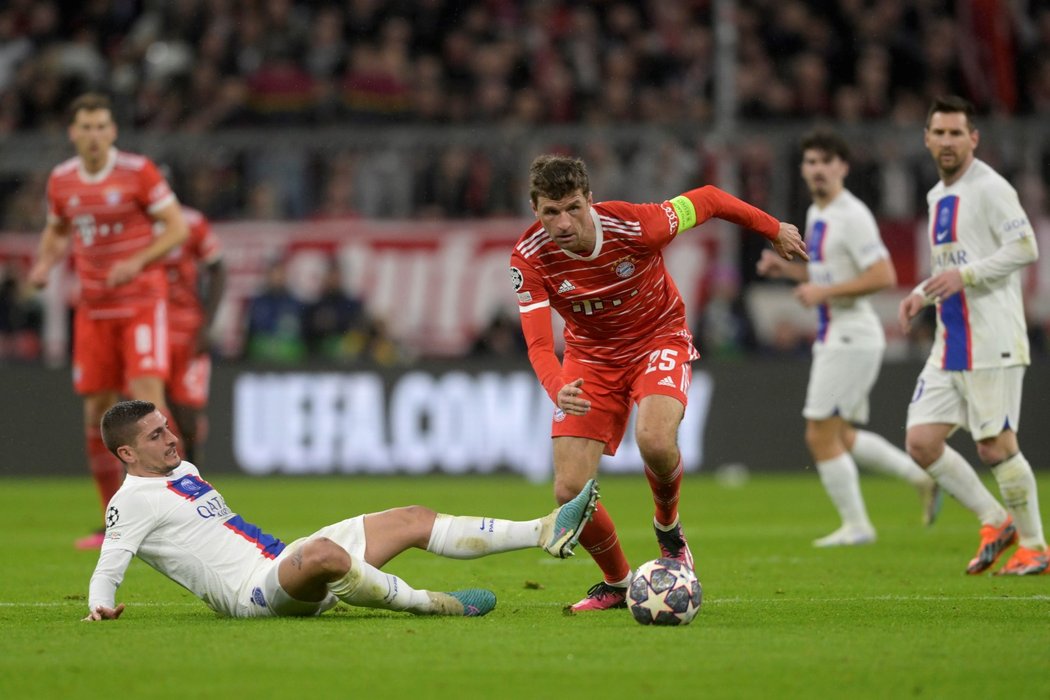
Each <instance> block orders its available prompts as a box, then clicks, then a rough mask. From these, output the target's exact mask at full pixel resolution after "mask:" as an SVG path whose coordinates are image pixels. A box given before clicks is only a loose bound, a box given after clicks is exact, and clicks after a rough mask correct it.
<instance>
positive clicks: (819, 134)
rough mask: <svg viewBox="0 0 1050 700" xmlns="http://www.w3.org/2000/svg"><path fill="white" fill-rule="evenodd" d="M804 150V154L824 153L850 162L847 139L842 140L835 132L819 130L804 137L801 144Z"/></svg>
mask: <svg viewBox="0 0 1050 700" xmlns="http://www.w3.org/2000/svg"><path fill="white" fill-rule="evenodd" d="M799 145H800V146H801V148H802V153H803V154H804V153H805V152H806V151H809V150H814V151H823V152H824V153H827V154H828V155H829V156H838V157H839V158H841V159H842V160H843V161H844V162H846V163H848V162H849V144H847V143H846V139H844V138H842V137H841V136H839V135H838V134H836V133H835V132H834V131H828V130H826V129H817V130H816V131H811V132H809V133H808V134H806V135H805V136H803V137H802V141H801V142H799Z"/></svg>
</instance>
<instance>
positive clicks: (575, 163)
mask: <svg viewBox="0 0 1050 700" xmlns="http://www.w3.org/2000/svg"><path fill="white" fill-rule="evenodd" d="M577 190H579V191H580V192H582V193H583V195H584V196H585V197H586V196H587V195H588V194H590V191H591V182H590V178H589V177H587V166H586V165H584V163H583V161H582V160H580V159H579V158H570V157H569V156H556V155H550V154H548V155H542V156H539V157H538V158H536V160H534V161H532V165H531V166H530V167H529V199H531V200H532V204H533V206H535V205H536V203H537V202H538V201H539V198H540V197H546V198H547V199H555V200H557V199H564V198H565V197H568V196H570V195H571V194H572V193H573V192H576V191H577Z"/></svg>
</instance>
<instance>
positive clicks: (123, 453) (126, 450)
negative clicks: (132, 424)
mask: <svg viewBox="0 0 1050 700" xmlns="http://www.w3.org/2000/svg"><path fill="white" fill-rule="evenodd" d="M117 457H118V458H119V459H120V461H121V462H124V463H125V464H128V463H130V462H134V461H135V449H134V448H133V447H132V446H131V445H121V446H120V447H118V448H117Z"/></svg>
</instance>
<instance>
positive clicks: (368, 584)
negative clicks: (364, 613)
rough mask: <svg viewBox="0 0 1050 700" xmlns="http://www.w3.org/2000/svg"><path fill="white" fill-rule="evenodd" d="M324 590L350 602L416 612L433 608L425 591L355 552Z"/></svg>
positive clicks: (420, 612)
mask: <svg viewBox="0 0 1050 700" xmlns="http://www.w3.org/2000/svg"><path fill="white" fill-rule="evenodd" d="M328 590H330V591H331V592H332V593H333V594H334V595H335V596H336V597H337V598H339V600H341V601H343V602H344V603H349V604H350V605H359V606H362V607H366V608H383V609H385V610H406V611H408V612H414V613H419V614H428V613H432V612H434V609H433V607H434V606H433V604H432V602H431V598H430V595H429V594H428V593H427V591H420V590H416V589H415V588H412V587H411V586H409V585H408V584H407V583H405V582H404V581H403V580H401V579H400V578H398V577H397V576H394V575H393V574H388V573H386V572H383V571H380V570H379V569H377V568H375V567H374V566H372V565H371V564H369V563H368V562H366V561H365V560H364V559H358V558H357V557H355V556H351V557H350V571H348V572H346V576H343V577H342V578H341V579H339V580H338V581H332V582H331V583H329V584H328Z"/></svg>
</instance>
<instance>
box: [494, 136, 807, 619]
mask: <svg viewBox="0 0 1050 700" xmlns="http://www.w3.org/2000/svg"><path fill="white" fill-rule="evenodd" d="M529 184H530V192H529V196H530V198H531V200H532V209H533V212H534V213H535V214H536V218H537V219H538V221H537V222H536V223H535V224H533V225H532V226H531V227H530V228H529V230H528V231H526V232H525V234H524V235H523V236H522V237H521V238H520V239H519V240H518V243H517V245H516V246H515V247H514V252H513V253H512V254H511V263H510V264H511V269H510V271H511V279H512V282H513V284H514V291H515V293H516V294H517V297H518V304H519V310H520V312H521V327H522V331H523V332H524V334H525V338H526V341H527V342H528V348H529V350H528V352H529V361H530V362H531V363H532V367H533V369H534V370H535V371H536V375H537V376H538V377H539V380H540V383H541V384H543V387H544V389H546V390H547V394H548V395H549V396H550V397H551V400H552V401H554V403H555V404H556V405H557V409H556V410H555V413H554V421H553V424H552V430H551V434H552V437H553V448H554V497H555V499H556V500H557V501H558V502H559V503H564V502H566V501H567V500H568V499H570V498H572V497H573V496H574V495H575V494H576V493H578V492H579V489H580V488H581V487H582V485H583V484H584V483H586V482H587V480H588V479H590V478H593V477H594V476H595V475H596V474H597V472H598V462H599V460H600V459H601V456H602V454H603V453H604V454H609V455H611V454H615V452H616V448H617V446H618V445H619V444H620V440H621V439H622V438H623V434H624V431H625V430H626V427H627V419H628V417H629V414H630V409H631V405H632V404H634V403H636V404H638V420H637V426H636V428H635V437H636V439H637V443H638V448H639V451H640V452H641V455H642V459H643V461H644V462H645V474H646V478H647V479H648V481H649V486H650V489H651V490H652V493H653V502H654V504H655V517H654V520H653V523H654V527H655V530H656V539H657V542H658V543H659V546H660V552H661V556H664V557H669V558H673V559H677V560H678V561H681V562H683V563H685V564H686V565H687V566H689V567H690V568H692V567H693V558H692V554H691V552H690V551H689V545H688V544H687V543H686V539H685V535H684V534H683V532H682V526H681V523H680V521H679V517H678V496H679V491H680V487H681V482H682V461H681V454H680V453H679V450H678V443H677V433H678V425H679V424H680V423H681V421H682V417H683V416H684V415H685V406H686V397H687V393H688V390H689V382H690V379H691V376H692V375H691V364H690V363H691V362H692V361H693V360H695V359H697V358H699V354H698V353H697V351H696V348H694V347H693V342H692V336H691V335H690V333H689V330H688V327H687V325H686V319H685V306H684V304H683V303H682V298H681V296H680V295H679V293H678V289H677V287H676V286H675V283H674V280H672V279H671V276H670V275H669V274H668V272H667V269H666V268H665V266H664V261H663V255H662V253H661V251H662V249H663V248H664V246H666V245H667V244H668V243H670V242H671V241H672V240H674V237H675V235H677V234H678V233H679V232H680V231H684V230H686V229H689V228H692V227H693V226H696V225H698V224H701V223H703V222H704V221H707V220H708V219H710V218H712V217H718V218H721V219H725V220H727V221H731V222H733V223H735V224H738V225H740V226H744V227H746V228H749V229H753V230H755V231H758V232H759V233H761V234H762V235H763V236H765V237H766V238H768V239H769V240H770V241H771V242H772V244H773V248H774V250H776V252H777V253H778V254H779V255H780V256H781V257H784V258H786V259H791V258H793V257H798V258H801V259H808V257H807V255H806V250H805V247H804V245H803V243H802V238H801V236H800V235H799V232H798V229H797V228H796V227H795V226H794V225H792V224H788V223H782V222H779V221H777V220H776V219H774V218H773V217H772V216H769V215H768V214H766V213H764V212H762V211H761V210H759V209H756V208H755V207H753V206H751V205H749V204H746V203H744V202H742V201H740V200H739V199H737V198H736V197H733V196H731V195H729V194H726V193H725V192H723V191H722V190H719V189H718V188H716V187H711V186H706V187H701V188H700V189H695V190H690V191H689V192H686V193H684V194H682V195H680V196H678V197H675V198H674V199H670V200H668V201H665V202H662V203H659V204H631V203H628V202H600V203H598V204H594V203H593V201H592V199H591V190H590V183H589V180H588V176H587V169H586V166H585V165H584V163H583V162H582V161H580V160H578V159H575V158H567V157H563V156H553V155H545V156H540V157H539V158H537V159H536V160H535V161H533V163H532V167H531V169H530V177H529ZM552 306H553V307H554V309H555V310H556V311H557V312H558V314H559V315H560V316H561V317H562V318H563V319H564V320H565V356H564V359H563V360H562V361H561V362H559V361H558V357H557V355H555V353H554V334H553V330H552V327H551V307H552ZM580 543H581V544H583V546H584V547H585V548H586V549H587V551H588V552H590V553H591V556H592V557H593V558H594V560H595V562H596V563H597V564H598V566H599V567H600V568H601V570H602V573H603V574H604V579H603V580H602V581H601V582H600V583H598V584H596V585H595V586H593V587H592V588H591V589H590V590H589V591H588V592H587V596H586V597H585V598H584V599H583V600H581V601H579V602H578V603H576V604H575V605H573V606H571V608H570V609H571V610H572V611H574V612H582V611H587V610H603V609H608V608H617V607H623V606H624V604H625V602H624V601H625V593H626V586H627V583H628V580H629V577H630V573H631V567H630V565H629V564H628V563H627V558H626V557H625V556H624V553H623V549H622V548H621V547H620V543H619V539H618V538H617V535H616V527H615V525H614V524H613V521H612V518H611V517H610V516H609V513H608V511H606V510H605V508H604V507H603V506H602V505H601V504H600V503H599V505H598V508H597V509H596V510H595V513H594V518H593V520H592V521H591V522H590V523H589V524H588V525H587V527H586V528H585V529H584V531H583V533H582V536H581V537H580Z"/></svg>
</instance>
